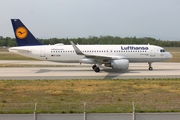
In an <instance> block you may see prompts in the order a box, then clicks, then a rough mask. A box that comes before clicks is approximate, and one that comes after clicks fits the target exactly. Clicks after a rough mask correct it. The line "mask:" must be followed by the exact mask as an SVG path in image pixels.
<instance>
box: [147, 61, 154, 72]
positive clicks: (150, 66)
mask: <svg viewBox="0 0 180 120" xmlns="http://www.w3.org/2000/svg"><path fill="white" fill-rule="evenodd" d="M148 64H149V70H150V71H152V70H153V67H152V62H148Z"/></svg>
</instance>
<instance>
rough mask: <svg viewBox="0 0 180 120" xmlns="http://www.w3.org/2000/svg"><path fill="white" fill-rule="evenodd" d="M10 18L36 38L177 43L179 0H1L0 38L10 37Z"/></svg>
mask: <svg viewBox="0 0 180 120" xmlns="http://www.w3.org/2000/svg"><path fill="white" fill-rule="evenodd" d="M12 18H19V19H21V21H22V22H23V23H24V24H25V25H26V27H28V29H29V30H30V31H31V32H32V33H33V34H34V36H35V37H37V38H55V37H56V38H67V37H68V38H78V37H86V38H87V37H89V36H97V37H99V36H106V35H110V36H120V37H134V36H136V37H153V38H156V39H161V40H180V0H1V2H0V36H3V37H13V38H14V33H13V30H12V25H11V22H10V19H12Z"/></svg>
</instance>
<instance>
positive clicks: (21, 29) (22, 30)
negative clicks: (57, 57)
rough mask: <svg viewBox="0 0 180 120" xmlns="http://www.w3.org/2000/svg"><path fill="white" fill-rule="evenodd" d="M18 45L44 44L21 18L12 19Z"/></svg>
mask: <svg viewBox="0 0 180 120" xmlns="http://www.w3.org/2000/svg"><path fill="white" fill-rule="evenodd" d="M11 22H12V26H13V30H14V34H15V37H16V42H17V45H18V46H32V45H42V44H41V43H40V42H39V41H38V40H37V39H36V38H35V37H34V36H33V35H32V33H31V32H30V31H29V30H28V29H27V28H26V26H25V25H24V24H23V23H22V22H21V20H19V19H11Z"/></svg>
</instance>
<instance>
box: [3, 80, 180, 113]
mask: <svg viewBox="0 0 180 120" xmlns="http://www.w3.org/2000/svg"><path fill="white" fill-rule="evenodd" d="M179 86H180V79H129V80H1V81H0V113H8V114H10V113H33V110H34V103H35V102H37V112H38V113H82V112H83V104H84V102H86V103H87V106H86V111H87V112H89V113H129V112H132V101H134V103H135V107H136V112H180V102H179V99H180V87H179Z"/></svg>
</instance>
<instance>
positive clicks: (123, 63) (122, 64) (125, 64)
mask: <svg viewBox="0 0 180 120" xmlns="http://www.w3.org/2000/svg"><path fill="white" fill-rule="evenodd" d="M105 66H106V67H112V68H113V69H121V70H127V69H128V68H129V60H127V59H120V60H113V61H112V62H111V63H106V64H105Z"/></svg>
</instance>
